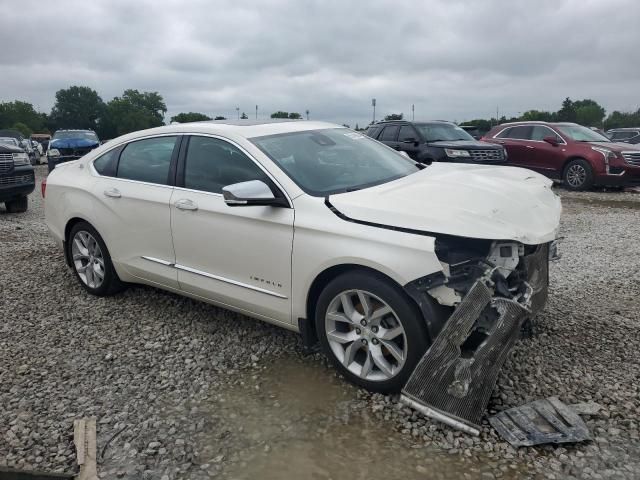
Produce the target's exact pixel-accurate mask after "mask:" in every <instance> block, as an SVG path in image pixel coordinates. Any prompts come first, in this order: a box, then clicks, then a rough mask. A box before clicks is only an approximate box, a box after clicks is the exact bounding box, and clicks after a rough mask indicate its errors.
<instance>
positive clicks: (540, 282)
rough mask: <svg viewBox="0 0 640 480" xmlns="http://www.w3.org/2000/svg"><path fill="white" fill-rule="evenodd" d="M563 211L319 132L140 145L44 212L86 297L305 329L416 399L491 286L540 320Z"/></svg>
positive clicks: (487, 182) (114, 144)
mask: <svg viewBox="0 0 640 480" xmlns="http://www.w3.org/2000/svg"><path fill="white" fill-rule="evenodd" d="M43 191H45V188H43ZM560 210H561V206H560V201H559V198H558V197H557V196H556V195H555V194H554V193H553V192H552V191H551V181H550V180H548V179H546V178H545V177H543V176H542V175H539V174H537V173H534V172H531V171H529V170H525V169H520V168H512V167H494V166H475V165H464V164H460V165H457V164H455V165H454V164H440V163H438V164H433V165H430V166H424V165H419V164H417V163H416V162H414V161H412V160H410V159H408V158H406V157H404V156H402V155H400V154H399V153H398V152H396V151H394V150H392V149H390V148H389V147H386V146H385V145H383V144H381V143H378V142H377V141H375V140H372V139H369V138H367V137H366V136H364V135H361V134H360V133H357V132H354V131H352V130H349V129H347V128H343V127H340V126H337V125H333V124H329V123H323V122H309V121H293V122H291V121H278V122H273V123H257V122H250V121H248V122H237V123H236V122H225V123H219V122H198V123H187V124H176V125H170V126H165V127H160V128H155V129H150V130H145V131H140V132H135V133H131V134H128V135H125V136H123V137H120V138H117V139H114V140H112V141H110V142H109V143H108V144H106V145H102V146H101V147H99V148H97V149H96V150H93V151H91V152H90V153H88V154H87V155H85V156H84V157H83V158H81V159H79V160H76V161H72V162H68V163H64V164H60V165H58V166H57V167H56V168H55V170H54V171H53V172H52V173H51V174H50V175H49V177H48V179H47V181H46V198H45V211H46V222H47V225H48V227H49V229H50V231H51V233H52V234H53V236H54V237H55V239H56V240H57V242H58V244H59V245H60V247H61V248H64V252H65V254H66V258H67V261H68V264H69V266H70V267H72V269H73V271H74V273H75V275H76V277H77V278H78V280H79V282H80V284H81V285H82V286H83V287H84V288H85V289H86V290H87V291H88V292H90V293H92V294H95V295H101V296H102V295H110V294H113V293H116V292H118V291H119V290H121V289H122V288H123V287H124V286H125V282H126V283H141V284H147V285H152V286H155V287H158V288H162V289H165V290H169V291H172V292H176V293H179V294H183V295H186V296H189V297H192V298H195V299H199V300H203V301H206V302H210V303H213V304H216V305H220V306H223V307H226V308H229V309H232V310H235V311H238V312H241V313H243V314H246V315H249V316H252V317H255V318H258V319H261V320H264V321H267V322H270V323H273V324H276V325H279V326H282V327H284V328H288V329H291V330H295V331H300V332H301V333H302V335H303V339H304V340H305V342H306V343H307V344H309V345H312V344H314V343H317V341H319V342H320V345H321V346H322V347H323V349H324V351H325V353H326V354H327V355H328V356H329V357H330V358H331V359H332V360H333V362H334V363H335V364H336V366H337V367H338V368H339V369H340V370H341V372H342V373H343V374H344V375H345V376H346V377H347V378H349V379H350V380H351V381H353V382H355V383H357V384H359V385H362V386H364V387H366V388H368V389H370V390H372V391H377V392H389V391H397V390H399V389H400V388H401V387H402V386H403V385H404V384H405V382H406V380H407V378H408V377H409V375H410V374H411V372H412V371H413V369H414V368H415V366H416V364H417V362H418V361H419V360H420V358H421V357H422V355H423V354H424V352H425V351H426V349H427V348H428V346H429V345H430V343H431V342H432V341H433V339H434V338H435V337H436V336H437V335H438V332H439V331H440V330H441V329H442V327H443V325H444V324H445V323H446V322H447V319H448V318H449V316H450V314H451V312H452V311H453V310H454V309H455V308H456V306H457V305H459V304H460V303H461V301H462V300H463V299H464V298H465V295H466V293H467V292H468V291H469V288H470V286H471V284H472V283H473V282H474V281H475V280H476V279H478V278H480V277H482V276H483V275H490V276H491V279H492V281H491V282H490V283H491V284H495V289H496V295H503V296H510V295H513V296H514V297H515V296H516V295H522V294H523V293H522V292H523V290H524V287H525V286H526V287H527V288H529V289H530V290H531V291H529V293H528V294H530V295H532V297H533V306H532V310H533V312H534V313H535V311H536V310H539V309H540V308H542V306H543V305H544V301H545V300H546V292H547V281H548V270H547V261H548V251H549V248H550V246H551V244H552V242H554V240H555V239H556V235H557V232H558V226H559V218H560ZM487 278H489V277H487ZM518 292H519V293H518ZM480 323H481V322H480ZM478 328H484V327H483V326H482V325H479V326H478Z"/></svg>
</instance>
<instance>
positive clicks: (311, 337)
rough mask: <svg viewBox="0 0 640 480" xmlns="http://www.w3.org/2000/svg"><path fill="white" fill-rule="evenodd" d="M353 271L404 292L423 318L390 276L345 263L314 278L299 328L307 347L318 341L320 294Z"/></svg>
mask: <svg viewBox="0 0 640 480" xmlns="http://www.w3.org/2000/svg"><path fill="white" fill-rule="evenodd" d="M353 271H362V272H366V273H369V274H371V275H375V276H378V277H381V278H383V279H384V280H386V281H388V282H390V283H391V284H393V285H394V286H396V287H398V289H399V290H400V291H402V292H403V294H404V295H405V297H406V299H407V301H408V302H409V303H410V304H411V306H412V307H413V308H415V309H416V311H417V312H418V313H419V314H420V316H423V315H422V310H421V309H420V307H419V305H418V303H417V302H416V301H415V300H414V299H413V298H412V297H411V296H410V295H408V294H407V292H406V290H405V288H404V287H403V286H402V285H400V284H399V283H398V282H397V281H396V280H394V279H393V278H391V277H390V276H389V275H387V274H385V273H384V272H382V271H380V270H376V269H375V268H372V267H368V266H366V265H362V264H357V263H343V264H337V265H332V266H330V267H327V268H325V269H324V270H323V271H321V272H320V273H318V275H316V277H315V278H314V280H313V282H311V286H310V287H309V290H308V291H307V298H306V304H305V314H306V318H299V319H298V327H299V330H300V333H301V334H302V338H303V342H304V343H305V346H306V347H311V346H313V345H315V344H316V343H317V341H318V332H317V331H316V327H315V321H314V318H315V309H316V305H317V303H318V299H319V297H320V294H321V293H322V290H323V289H324V287H326V286H327V285H328V284H329V282H331V281H332V280H333V279H335V278H337V277H338V276H340V275H342V274H344V273H347V272H353Z"/></svg>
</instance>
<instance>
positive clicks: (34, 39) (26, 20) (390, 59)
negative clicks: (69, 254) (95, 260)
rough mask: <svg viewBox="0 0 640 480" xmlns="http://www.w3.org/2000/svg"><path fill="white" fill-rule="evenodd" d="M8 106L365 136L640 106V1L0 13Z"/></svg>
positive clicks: (195, 4)
mask: <svg viewBox="0 0 640 480" xmlns="http://www.w3.org/2000/svg"><path fill="white" fill-rule="evenodd" d="M0 11H1V12H2V24H3V26H2V28H1V29H0V71H1V72H2V74H1V75H0V101H10V100H14V99H20V100H25V101H29V102H32V103H33V104H34V105H35V106H36V107H37V108H38V109H40V110H43V111H47V112H48V111H50V109H51V107H52V104H53V100H54V94H55V92H56V90H58V89H60V88H65V87H68V86H70V85H87V86H90V87H92V88H94V89H96V90H97V91H98V93H99V94H100V95H101V97H102V98H103V100H105V101H108V100H110V99H111V98H113V97H114V96H116V95H120V94H121V93H122V91H123V90H124V89H125V88H137V89H139V90H155V91H159V92H160V93H161V94H162V95H163V97H164V99H165V102H166V103H167V106H168V109H169V112H168V116H167V117H170V116H171V115H175V114H176V113H178V112H182V111H198V112H204V113H207V114H209V115H212V116H213V115H225V116H228V117H232V116H233V115H235V107H236V106H239V107H240V109H241V111H246V112H247V114H249V115H250V118H253V116H254V115H255V105H256V104H258V105H259V114H260V116H261V117H262V116H264V117H266V116H268V115H269V114H270V113H271V112H273V111H276V110H286V111H297V112H301V113H302V112H303V111H304V110H306V109H309V110H310V111H311V118H312V119H323V120H329V121H335V122H339V123H349V124H351V125H352V126H353V125H354V124H355V123H356V122H358V123H360V125H363V124H366V123H368V122H369V121H370V120H371V98H372V97H375V98H377V101H378V107H377V112H378V113H377V117H378V118H380V117H381V116H382V115H385V114H387V113H391V112H404V113H405V115H410V109H411V104H412V103H414V104H415V108H416V119H428V118H441V119H449V120H458V121H462V120H465V119H471V118H477V117H489V116H490V115H492V114H495V110H496V105H499V106H500V113H501V114H502V113H504V114H506V115H507V116H510V115H516V114H518V112H523V111H525V110H529V109H533V108H536V109H551V110H556V109H557V108H559V104H560V102H561V101H562V99H563V98H564V97H566V96H570V97H572V98H585V97H590V98H593V99H594V100H596V101H598V102H600V103H601V104H602V105H603V106H605V108H606V109H607V111H611V110H614V109H620V110H630V109H634V110H635V109H636V108H638V107H640V61H639V60H640V53H638V48H639V46H640V25H639V22H640V1H638V0H481V1H480V0H438V1H436V0H433V1H427V0H416V1H402V0H396V1H378V0H366V1H355V0H352V1H349V0H341V1H340V0H319V1H316V0H308V1H307V0H270V1H267V0H265V1H237V0H231V1H225V0H219V1H218V0H215V1H214V0H199V1H198V0H194V1H186V0H185V1H179V0H150V1H140V0H138V1H136V0H124V1H121V0H91V1H89V0H49V1H40V0H2V5H1V6H0Z"/></svg>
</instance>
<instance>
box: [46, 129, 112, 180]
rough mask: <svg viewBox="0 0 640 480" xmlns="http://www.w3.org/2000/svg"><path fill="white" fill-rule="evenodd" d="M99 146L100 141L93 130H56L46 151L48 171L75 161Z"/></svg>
mask: <svg viewBox="0 0 640 480" xmlns="http://www.w3.org/2000/svg"><path fill="white" fill-rule="evenodd" d="M99 146H100V140H98V136H97V135H96V132H94V131H93V130H58V131H56V132H55V133H54V134H53V137H52V138H51V141H50V142H49V148H48V150H47V163H48V165H49V171H51V170H53V169H54V168H55V167H56V165H59V164H61V163H64V162H68V161H70V160H77V159H78V158H80V157H82V156H83V155H86V154H87V153H89V152H90V151H91V150H93V149H94V148H98V147H99Z"/></svg>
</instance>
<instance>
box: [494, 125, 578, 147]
mask: <svg viewBox="0 0 640 480" xmlns="http://www.w3.org/2000/svg"><path fill="white" fill-rule="evenodd" d="M516 127H532V128H533V127H543V128H546V129H547V130H551V132H552V133H554V134H555V136H556V137H558V138H559V139H560V140H561V142H558V145H566V144H567V141H566V140H565V139H564V137H563V136H562V135H560V134H559V133H558V132H556V131H555V130H554V129H553V128H552V127H550V126H549V125H540V124H537V123H525V124H522V125H509V126H508V127H504V128H503V129H502V130H500V131H499V132H498V133H496V134H495V135H494V136H493V137H491V138H495V139H497V140H519V141H523V142H538V143H547V142H545V141H544V140H532V139H531V138H511V137H499V135H500V134H501V133H502V132H504V131H505V130H509V129H510V128H516Z"/></svg>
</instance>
